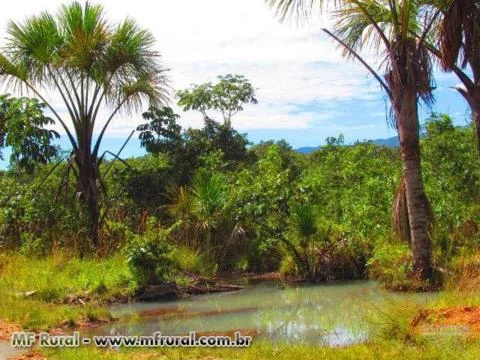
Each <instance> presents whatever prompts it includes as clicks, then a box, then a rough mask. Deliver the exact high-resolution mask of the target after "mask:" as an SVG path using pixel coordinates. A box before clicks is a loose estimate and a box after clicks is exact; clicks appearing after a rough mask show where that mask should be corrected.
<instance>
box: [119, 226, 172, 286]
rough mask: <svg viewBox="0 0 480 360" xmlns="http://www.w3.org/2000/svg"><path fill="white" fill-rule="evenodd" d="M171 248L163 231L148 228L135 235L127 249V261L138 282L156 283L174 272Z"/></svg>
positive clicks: (167, 278)
mask: <svg viewBox="0 0 480 360" xmlns="http://www.w3.org/2000/svg"><path fill="white" fill-rule="evenodd" d="M172 254H173V248H172V247H171V246H170V245H169V244H168V243H167V242H166V236H165V231H162V230H161V229H160V230H158V231H155V230H148V231H147V232H146V233H145V234H144V235H142V236H136V237H135V238H134V241H133V243H132V244H131V245H130V246H128V249H127V262H128V264H129V266H130V268H131V270H132V273H133V274H134V276H135V278H136V279H137V282H138V283H139V284H157V283H161V282H164V281H167V280H169V279H171V277H172V276H173V274H174V266H173V265H174V260H173V256H172Z"/></svg>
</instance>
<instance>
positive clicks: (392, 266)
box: [367, 241, 413, 290]
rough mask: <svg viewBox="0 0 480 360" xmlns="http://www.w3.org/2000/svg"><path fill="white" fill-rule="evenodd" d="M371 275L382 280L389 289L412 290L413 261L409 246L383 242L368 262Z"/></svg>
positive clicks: (376, 247)
mask: <svg viewBox="0 0 480 360" xmlns="http://www.w3.org/2000/svg"><path fill="white" fill-rule="evenodd" d="M367 265H368V267H369V270H370V275H371V276H372V277H374V278H377V279H378V280H380V282H381V283H382V285H383V286H385V287H386V288H388V289H396V290H402V289H409V288H411V285H412V284H411V281H410V280H409V279H411V275H412V273H413V259H412V255H411V252H410V249H409V247H408V245H407V244H405V243H400V242H395V243H390V242H387V241H382V242H379V243H378V244H377V246H375V248H374V250H373V255H372V257H371V258H370V259H369V261H368V262H367Z"/></svg>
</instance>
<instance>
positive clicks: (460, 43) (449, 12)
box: [429, 0, 480, 151]
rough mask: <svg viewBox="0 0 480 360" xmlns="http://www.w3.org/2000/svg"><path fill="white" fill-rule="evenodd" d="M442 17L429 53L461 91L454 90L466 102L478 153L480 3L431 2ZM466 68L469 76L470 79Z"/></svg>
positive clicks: (458, 1) (479, 142) (456, 1)
mask: <svg viewBox="0 0 480 360" xmlns="http://www.w3.org/2000/svg"><path fill="white" fill-rule="evenodd" d="M431 2H432V3H433V4H434V5H435V6H436V7H437V8H438V11H441V12H442V14H443V17H442V19H441V21H440V26H439V27H438V30H439V31H438V32H437V33H438V34H437V35H438V37H437V39H438V44H439V47H438V48H436V47H435V46H433V45H430V46H429V49H430V50H431V52H432V53H433V54H435V55H436V56H437V57H438V58H439V59H440V63H441V66H442V68H443V70H445V71H449V72H454V73H455V74H456V75H457V76H458V78H459V79H460V81H461V82H462V84H463V86H464V87H456V89H457V91H458V92H459V93H460V94H462V96H463V97H464V98H465V100H466V101H467V103H468V105H469V106H470V108H471V110H472V114H473V119H474V123H475V129H476V135H477V146H478V150H479V151H480V26H479V24H480V3H479V2H478V1H472V0H448V1H447V0H443V1H431ZM467 66H468V67H469V68H470V70H471V72H472V76H469V74H468V72H467V71H466V70H465V69H466V68H467Z"/></svg>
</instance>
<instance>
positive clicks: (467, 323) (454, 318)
mask: <svg viewBox="0 0 480 360" xmlns="http://www.w3.org/2000/svg"><path fill="white" fill-rule="evenodd" d="M412 327H413V328H416V329H419V331H426V332H431V331H435V330H443V329H447V328H457V329H460V330H465V331H467V332H468V333H470V334H471V335H475V336H478V335H480V306H457V307H448V308H441V309H428V310H423V311H421V312H420V313H419V314H418V315H417V316H416V317H415V318H414V319H413V321H412Z"/></svg>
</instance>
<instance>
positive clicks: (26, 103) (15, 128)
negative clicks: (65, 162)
mask: <svg viewBox="0 0 480 360" xmlns="http://www.w3.org/2000/svg"><path fill="white" fill-rule="evenodd" d="M45 108H46V105H45V104H42V103H40V102H39V101H38V100H36V99H29V98H25V97H22V98H12V97H9V96H8V95H1V96H0V148H3V147H6V146H8V147H10V148H11V149H12V155H11V156H10V163H11V164H16V165H19V166H20V167H23V168H27V169H29V170H32V169H33V166H34V165H35V163H42V164H46V163H48V162H49V161H51V160H52V159H53V158H55V157H56V156H57V155H58V149H57V148H56V147H55V146H53V145H51V142H52V140H53V139H56V138H59V137H60V135H59V134H58V133H57V132H56V131H54V130H48V129H45V126H48V125H51V124H53V123H54V121H53V120H52V119H51V118H49V117H47V116H45V115H44V110H45ZM0 159H1V153H0Z"/></svg>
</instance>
